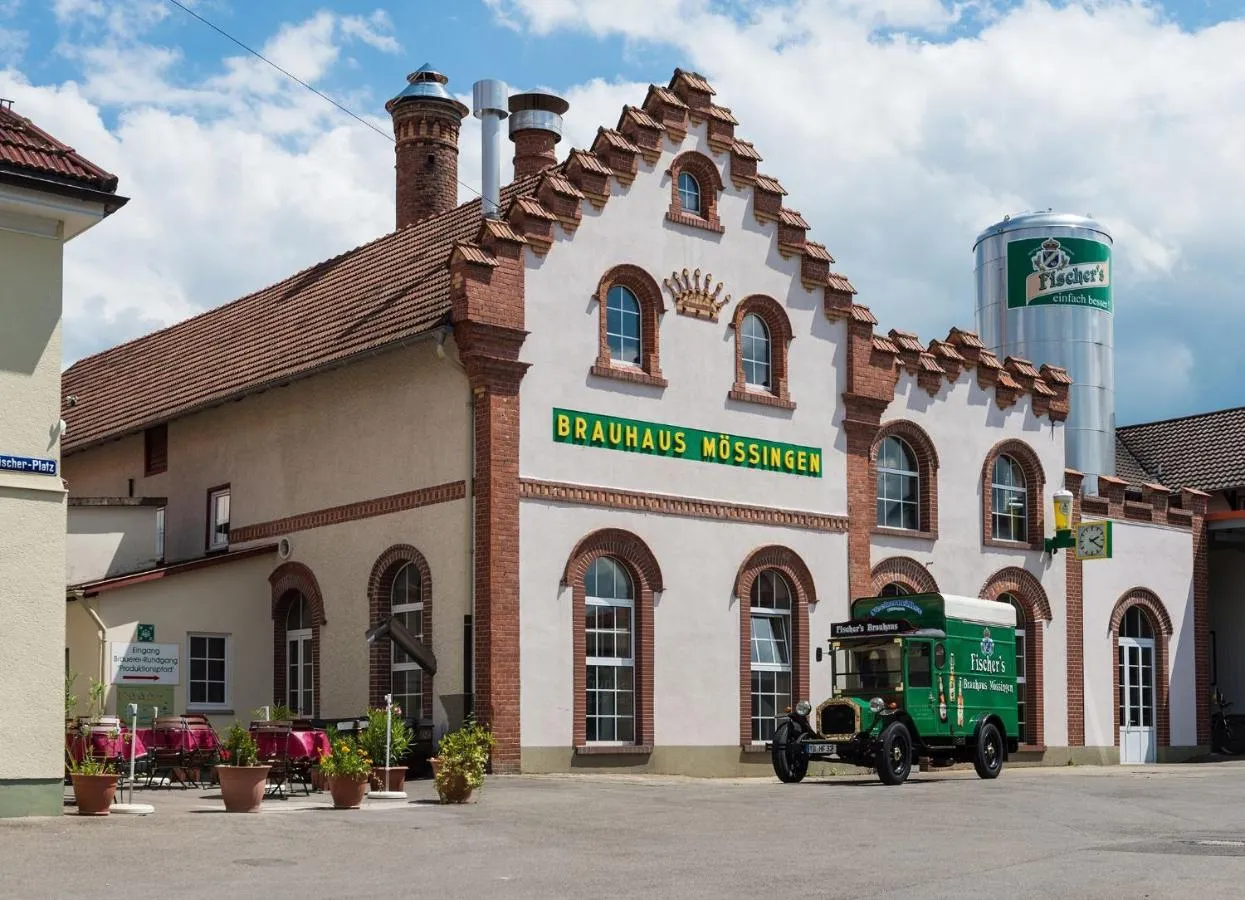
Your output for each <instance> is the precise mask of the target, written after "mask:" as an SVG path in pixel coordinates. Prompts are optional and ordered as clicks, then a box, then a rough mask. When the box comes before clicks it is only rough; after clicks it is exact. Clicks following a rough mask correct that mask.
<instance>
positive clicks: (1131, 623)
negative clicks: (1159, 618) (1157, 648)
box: [1120, 606, 1154, 641]
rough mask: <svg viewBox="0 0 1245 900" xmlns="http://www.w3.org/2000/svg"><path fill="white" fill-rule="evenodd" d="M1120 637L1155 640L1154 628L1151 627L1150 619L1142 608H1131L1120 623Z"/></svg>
mask: <svg viewBox="0 0 1245 900" xmlns="http://www.w3.org/2000/svg"><path fill="white" fill-rule="evenodd" d="M1120 637H1122V638H1140V639H1142V640H1151V641H1152V640H1154V628H1153V627H1152V626H1151V625H1150V617H1149V616H1147V615H1146V613H1145V610H1143V609H1142V608H1141V607H1140V606H1130V607H1129V608H1128V611H1127V612H1125V613H1124V618H1123V619H1122V620H1121V622H1120Z"/></svg>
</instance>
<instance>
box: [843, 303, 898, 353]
mask: <svg viewBox="0 0 1245 900" xmlns="http://www.w3.org/2000/svg"><path fill="white" fill-rule="evenodd" d="M852 318H853V319H855V320H856V321H857V322H864V323H866V324H868V325H876V324H878V320H877V319H876V318H875V317H874V315H873V313H872V312H870V311H869V307H867V306H861V305H860V304H859V303H853V304H852ZM896 352H898V351H896Z"/></svg>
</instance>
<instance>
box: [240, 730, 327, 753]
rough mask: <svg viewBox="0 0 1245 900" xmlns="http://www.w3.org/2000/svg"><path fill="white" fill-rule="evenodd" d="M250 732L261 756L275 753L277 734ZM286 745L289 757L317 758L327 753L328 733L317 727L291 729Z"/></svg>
mask: <svg viewBox="0 0 1245 900" xmlns="http://www.w3.org/2000/svg"><path fill="white" fill-rule="evenodd" d="M252 734H253V735H254V737H255V744H256V746H257V747H258V748H259V755H260V756H261V757H262V756H272V755H274V754H276V752H277V749H278V744H277V739H278V738H277V735H275V734H270V733H267V732H259V733H255V732H252ZM286 747H287V751H286V752H287V754H288V755H289V757H290V758H291V759H319V758H320V754H321V753H328V752H329V750H330V746H329V735H328V732H327V731H324V730H322V729H319V728H316V729H313V730H311V731H291V732H290V736H289V740H288V742H287V744H286Z"/></svg>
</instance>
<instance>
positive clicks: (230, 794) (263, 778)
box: [216, 722, 272, 813]
mask: <svg viewBox="0 0 1245 900" xmlns="http://www.w3.org/2000/svg"><path fill="white" fill-rule="evenodd" d="M220 758H221V764H220V765H218V766H217V767H216V775H217V777H218V778H219V779H220V796H221V799H222V800H224V801H225V812H242V813H253V812H259V807H260V805H261V804H262V803H263V801H264V788H265V786H266V785H267V782H268V772H269V770H270V769H271V768H272V766H265V765H262V764H261V763H260V761H259V748H258V747H256V746H255V738H253V737H251V734H250V732H248V731H247V730H246V729H245V728H243V727H242V726H241V725H239V724H238V723H237V722H235V723H234V724H233V725H231V726H230V727H229V733H228V735H227V736H226V737H225V746H224V747H223V748H222V749H221V752H220Z"/></svg>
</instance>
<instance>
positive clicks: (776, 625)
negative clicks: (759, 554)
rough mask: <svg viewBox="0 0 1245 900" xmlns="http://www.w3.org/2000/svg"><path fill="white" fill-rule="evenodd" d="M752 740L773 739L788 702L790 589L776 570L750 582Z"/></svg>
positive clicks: (789, 704) (789, 678)
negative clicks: (776, 726) (777, 722)
mask: <svg viewBox="0 0 1245 900" xmlns="http://www.w3.org/2000/svg"><path fill="white" fill-rule="evenodd" d="M749 605H750V611H749V614H750V618H751V621H752V740H754V741H768V740H770V739H771V738H772V737H773V736H774V728H775V725H776V721H777V717H778V716H779V715H780V714H781V713H782V711H783V710H784V709H786V708H787V707H788V706H791V704H792V698H791V609H792V604H791V585H789V584H788V583H787V579H786V578H784V577H783V575H782V573H781V572H779V571H778V570H776V569H766V570H764V571H763V572H761V573H759V574H758V575H757V577H756V578H755V579H754V580H753V582H752V591H751V598H750V601H749Z"/></svg>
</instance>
